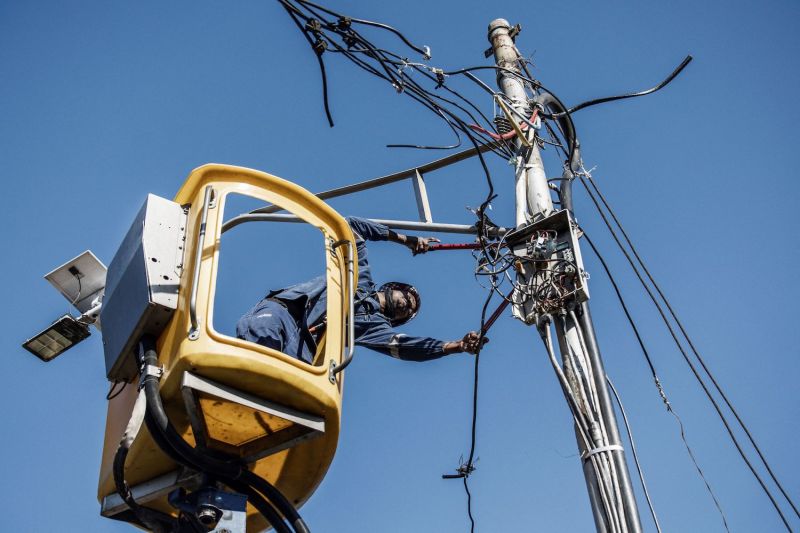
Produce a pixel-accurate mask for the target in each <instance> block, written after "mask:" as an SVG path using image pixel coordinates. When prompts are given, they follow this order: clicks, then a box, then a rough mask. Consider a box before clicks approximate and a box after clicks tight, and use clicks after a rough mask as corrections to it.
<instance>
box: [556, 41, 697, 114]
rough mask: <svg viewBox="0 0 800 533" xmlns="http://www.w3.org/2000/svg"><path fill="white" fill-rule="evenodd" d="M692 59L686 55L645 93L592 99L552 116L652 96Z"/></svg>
mask: <svg viewBox="0 0 800 533" xmlns="http://www.w3.org/2000/svg"><path fill="white" fill-rule="evenodd" d="M692 59H693V58H692V56H691V55H687V56H686V57H685V58H684V60H683V61H682V62H681V64H680V65H678V67H677V68H676V69H675V70H673V71H672V74H670V75H669V76H667V77H666V79H665V80H664V81H662V82H661V83H659V84H658V85H656V86H655V87H652V88H650V89H647V90H646V91H640V92H638V93H629V94H622V95H618V96H606V97H604V98H594V99H592V100H588V101H586V102H583V103H580V104H578V105H576V106H574V107H571V108H569V109H567V110H565V111H564V112H562V113H557V114H555V115H553V117H554V118H558V117H560V116H563V115H567V114H570V113H574V112H576V111H580V110H581V109H585V108H587V107H591V106H593V105H597V104H604V103H606V102H613V101H615V100H625V99H627V98H636V97H638V96H646V95H648V94H653V93H654V92H656V91H658V90H660V89H663V88H664V87H666V86H667V85H668V84H669V83H670V82H671V81H672V80H674V79H675V77H676V76H677V75H678V74H680V73H681V71H682V70H683V69H684V68H686V65H688V64H689V63H691V61H692Z"/></svg>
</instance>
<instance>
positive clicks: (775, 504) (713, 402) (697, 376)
mask: <svg viewBox="0 0 800 533" xmlns="http://www.w3.org/2000/svg"><path fill="white" fill-rule="evenodd" d="M581 178H582V179H581V183H582V184H583V185H584V188H585V190H586V192H587V193H588V195H589V198H590V199H591V200H592V203H594V205H595V207H596V208H597V211H598V213H599V214H600V217H601V218H602V219H603V222H604V223H605V225H606V227H607V228H608V230H609V232H610V233H611V236H612V237H613V238H614V240H615V241H616V243H617V246H618V247H619V248H620V250H621V251H622V253H623V255H624V256H625V258H626V259H627V260H628V263H629V264H630V265H631V268H632V269H633V272H634V274H636V277H637V278H638V279H639V282H640V283H641V284H642V287H644V289H645V291H646V292H647V294H648V296H649V297H650V300H651V301H652V302H653V304H654V305H655V306H656V309H657V311H658V313H659V315H660V316H661V320H662V321H663V322H664V325H665V326H666V327H667V330H668V331H669V333H670V335H671V336H672V339H673V341H674V342H675V345H676V346H677V348H678V350H679V351H680V353H681V355H682V356H683V359H684V361H686V364H687V365H688V366H689V369H690V370H691V371H692V374H693V375H694V377H695V379H696V380H697V382H698V383H699V384H700V387H701V388H702V389H703V392H704V393H705V395H706V397H707V398H708V400H709V401H710V402H711V405H713V407H714V410H715V411H716V412H717V415H718V416H719V418H720V420H721V421H722V424H723V426H725V429H726V431H727V432H728V435H729V436H730V439H731V441H732V442H733V445H734V446H735V447H736V450H737V451H738V453H739V456H740V457H741V458H742V460H743V461H744V462H745V464H746V465H747V467H748V468H749V469H750V472H752V474H753V476H754V477H755V478H756V480H757V481H758V484H759V485H760V486H761V489H762V491H763V492H764V494H765V495H766V496H767V498H769V500H770V502H771V503H772V506H773V507H774V508H775V511H776V512H777V513H778V515H779V516H780V518H781V520H782V521H783V524H784V525H785V526H786V528H787V530H789V531H791V528H790V527H789V523H788V521H787V520H786V517H785V516H784V514H783V511H781V509H780V507H779V506H778V502H777V501H775V498H774V496H773V495H772V492H771V491H770V490H769V489H768V488H767V486H766V484H765V483H764V480H763V479H761V476H760V475H759V474H758V472H757V471H756V469H755V467H754V466H753V464H752V463H751V462H750V459H749V458H748V457H747V454H745V453H744V450H743V449H742V447H741V445H740V444H739V440H738V439H737V438H736V435H735V434H734V432H733V429H732V428H731V426H730V424H729V423H728V420H727V418H726V417H725V414H724V413H723V412H722V408H721V407H720V406H719V404H718V403H717V401H716V399H715V398H714V396H713V395H712V394H711V391H710V390H709V389H708V386H707V385H706V383H705V381H703V378H702V377H701V375H700V373H699V372H698V370H697V368H696V367H695V365H694V363H692V361H691V359H690V358H689V355H688V354H687V353H686V350H685V349H684V347H683V345H682V344H681V342H680V340H679V339H678V336H677V334H676V333H675V330H674V329H673V327H672V324H670V322H669V319H668V318H667V316H666V314H665V313H664V310H663V309H662V307H661V305H660V304H659V302H658V300H657V299H656V297H655V295H654V294H653V292H652V290H651V289H650V287H649V286H648V285H647V283H646V282H645V281H644V279H643V278H642V275H641V273H640V272H639V270H638V268H636V265H635V264H634V262H633V260H632V259H631V257H630V254H628V251H627V250H626V249H625V247H624V246H623V245H622V243H621V242H620V240H619V237H618V236H617V234H616V232H615V231H614V228H613V227H612V226H611V224H610V222H609V221H608V219H607V218H606V215H605V213H604V212H603V210H602V208H601V207H600V204H599V203H598V201H597V199H596V198H595V197H594V195H593V194H592V191H591V190H590V189H589V187H588V186H587V185H586V180H584V179H583V176H581Z"/></svg>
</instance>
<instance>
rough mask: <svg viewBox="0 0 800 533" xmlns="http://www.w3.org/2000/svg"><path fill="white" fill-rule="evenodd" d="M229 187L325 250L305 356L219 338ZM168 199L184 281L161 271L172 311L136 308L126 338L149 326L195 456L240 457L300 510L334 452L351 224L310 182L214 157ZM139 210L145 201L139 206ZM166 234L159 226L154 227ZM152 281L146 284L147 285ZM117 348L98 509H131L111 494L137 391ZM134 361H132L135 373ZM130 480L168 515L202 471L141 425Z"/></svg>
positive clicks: (168, 401)
mask: <svg viewBox="0 0 800 533" xmlns="http://www.w3.org/2000/svg"><path fill="white" fill-rule="evenodd" d="M231 193H237V194H243V195H248V196H250V197H253V198H257V199H259V200H263V201H264V202H266V203H270V204H274V205H276V206H280V207H281V208H283V209H285V210H286V211H288V212H290V213H292V214H294V215H296V216H297V217H299V218H300V219H302V220H303V221H305V222H307V223H308V224H310V225H312V226H314V227H316V228H317V229H318V230H319V231H320V232H321V233H322V235H323V236H324V239H323V240H324V243H325V249H324V250H322V249H321V250H320V251H321V252H324V256H325V276H326V277H327V328H326V331H325V334H324V337H323V338H322V339H321V340H320V342H319V343H318V349H317V353H316V356H315V358H314V361H313V363H312V364H307V363H305V362H303V361H300V360H298V359H295V358H293V357H290V356H289V355H286V354H283V353H281V352H278V351H276V350H273V349H270V348H266V347H264V346H261V345H257V344H254V343H250V342H247V341H244V340H241V339H238V338H234V337H231V336H228V335H225V334H222V333H220V332H219V331H217V330H215V328H214V326H213V302H214V296H215V289H216V278H217V273H218V267H219V256H220V241H221V239H220V237H221V234H222V231H223V212H224V207H225V203H226V200H227V199H228V195H230V194H231ZM174 202H175V204H177V205H179V206H181V207H182V208H183V213H184V216H185V218H184V219H183V221H185V225H184V226H182V227H180V228H178V230H179V231H178V235H179V236H180V237H179V239H177V242H176V243H175V250H169V245H167V246H166V249H162V250H160V253H161V254H162V255H165V257H166V256H169V255H170V254H171V253H175V254H176V255H175V256H173V257H178V259H177V260H176V261H177V263H178V264H177V266H179V267H180V268H179V269H178V270H177V272H178V273H179V274H178V275H179V282H177V283H176V281H177V280H169V279H167V278H169V275H168V274H165V275H164V276H163V277H164V279H165V280H167V281H166V282H165V285H163V286H162V287H161V289H159V290H162V292H164V293H165V294H166V293H173V292H174V297H175V305H174V311H172V312H171V316H169V317H168V320H166V321H164V322H165V323H164V324H162V325H160V326H159V325H158V324H159V320H160V319H159V316H157V314H153V315H152V316H150V317H149V318H148V319H147V320H145V319H142V318H141V317H139V316H138V315H137V316H136V317H134V318H133V319H131V320H130V322H131V324H132V325H131V326H130V327H129V330H130V331H131V332H133V333H131V334H130V335H129V336H130V337H131V338H133V337H134V336H135V335H139V334H141V333H146V332H148V331H150V332H152V330H153V328H154V327H155V328H156V330H157V335H155V336H156V337H157V342H156V347H157V352H158V356H159V365H161V366H162V367H163V374H162V375H161V378H160V387H161V397H162V400H163V403H164V406H165V409H166V412H167V414H168V415H169V418H170V420H171V423H172V424H173V425H174V426H175V428H176V429H177V430H178V432H179V433H180V434H181V435H182V437H183V438H184V440H185V441H187V442H188V443H189V444H191V445H192V446H195V447H196V448H197V449H198V451H201V452H207V453H210V454H218V456H219V454H224V455H226V456H228V457H230V456H234V457H238V458H240V459H241V460H242V461H243V462H244V463H246V464H247V465H248V468H249V469H250V470H252V471H253V472H254V473H255V474H257V475H258V476H260V477H262V478H264V479H266V480H267V481H269V482H270V483H272V484H273V485H275V486H276V487H277V488H278V489H279V490H280V491H281V492H282V493H283V494H284V495H285V496H286V498H287V499H288V500H289V501H290V502H292V503H293V504H294V505H295V506H300V505H302V504H303V503H304V502H305V501H306V500H307V499H308V498H309V497H310V496H311V494H312V493H313V492H314V490H315V489H316V487H317V486H318V485H319V483H320V482H321V481H322V479H323V477H324V476H325V473H326V471H327V469H328V467H329V465H330V463H331V461H332V460H333V456H334V453H335V451H336V445H337V440H338V435H339V428H340V420H341V407H342V386H343V383H342V381H343V373H337V372H336V370H335V369H336V367H337V366H338V367H341V366H342V364H343V363H345V364H346V362H347V361H346V359H347V357H346V355H345V351H346V349H348V348H351V347H350V346H346V344H348V341H347V339H348V333H349V332H348V329H347V328H348V324H347V322H348V319H349V317H350V316H352V315H351V310H352V297H353V292H354V287H355V280H356V279H357V272H356V271H355V268H356V267H355V264H356V261H355V260H354V259H355V242H354V238H353V234H352V231H351V230H350V227H349V226H348V224H347V222H346V221H345V220H344V219H343V218H342V217H341V216H340V215H339V214H338V213H337V212H336V211H334V210H333V209H332V208H331V207H329V206H328V205H327V204H325V203H324V202H323V201H321V200H319V199H318V198H317V197H315V196H314V195H313V194H311V193H310V192H308V191H306V190H305V189H303V188H301V187H299V186H297V185H295V184H293V183H291V182H288V181H285V180H283V179H280V178H278V177H275V176H271V175H269V174H265V173H263V172H258V171H255V170H251V169H246V168H240V167H232V166H226V165H215V164H214V165H205V166H202V167H200V168H198V169H196V170H194V171H193V172H192V173H191V174H190V175H189V177H188V179H187V180H186V182H185V183H184V185H183V186H182V187H181V189H180V191H179V192H178V194H177V196H176V197H175V200H174ZM146 208H147V204H146V206H145V208H143V210H144V209H146ZM176 224H178V225H180V222H176ZM134 226H135V228H132V230H131V231H132V232H136V231H139V232H140V233H141V228H138V227H137V226H136V224H135V225H134ZM173 229H174V228H173ZM161 230H164V228H156V231H161ZM129 235H130V233H129ZM127 240H128V238H126V241H127ZM348 247H349V250H348ZM121 254H122V256H124V255H125V252H124V251H123V249H122V248H121V249H120V252H118V254H117V255H118V256H120V255H121ZM129 255H130V254H129ZM144 259H145V260H146V261H148V260H149V261H152V262H153V264H156V263H158V262H160V261H162V260H163V259H164V257H155V256H153V257H148V253H147V252H145V253H144ZM123 260H125V261H129V262H133V260H132V259H129V258H128V257H127V256H124V257H122V259H120V260H119V261H118V259H117V258H116V257H115V261H118V262H122V261H123ZM348 267H349V268H348ZM126 269H127V270H126ZM113 270H114V262H112V265H111V267H110V268H109V282H111V281H112V280H111V273H112V271H113ZM119 270H123V271H125V272H127V271H128V270H130V267H128V266H127V265H123V267H120V269H119ZM149 275H150V277H151V278H152V277H153V276H152V274H149ZM178 275H176V276H175V277H176V278H177V277H178ZM123 277H124V276H123V275H120V277H119V279H117V280H115V281H117V283H116V285H117V286H120V287H121V286H123V285H124V282H123V281H119V280H121V279H122V278H123ZM149 283H150V287H151V291H153V289H152V287H153V283H154V281H153V280H152V279H151V280H149ZM112 289H114V288H113V287H112ZM117 291H119V292H117ZM114 292H115V293H116V294H117V295H119V294H122V293H123V292H124V291H123V289H122V288H117V289H116V290H114ZM154 292H158V291H154ZM106 298H107V299H109V300H110V301H111V302H110V303H109V305H110V306H112V307H113V299H114V298H116V299H117V300H120V299H122V298H121V297H119V296H116V297H115V296H114V294H113V293H112V294H109V293H108V292H107V295H106ZM151 299H152V298H151ZM146 307H147V306H146ZM152 308H153V306H152V305H150V306H149V307H148V309H151V310H152ZM112 315H113V313H111V312H109V316H105V315H102V314H101V318H102V320H103V322H104V326H103V334H104V344H106V338H105V337H106V333H107V331H106V330H107V329H108V328H109V327H111V326H110V324H112V319H114V318H115V317H114V316H112ZM154 324H156V325H155V326H154ZM158 330H160V331H158ZM126 331H127V330H126ZM108 335H109V336H110V335H111V333H108ZM109 338H111V337H109ZM117 344H118V345H119V347H120V348H119V350H112V351H111V353H112V355H113V356H114V357H112V359H113V360H109V349H108V347H106V348H107V349H106V363H107V370H108V372H109V378H110V379H112V380H113V379H121V380H125V381H130V382H132V383H133V384H132V385H130V386H127V387H125V388H124V389H123V390H122V392H121V393H120V394H119V395H118V396H116V397H114V398H113V399H111V400H110V401H109V404H108V418H107V422H106V432H105V442H104V449H103V456H102V464H101V468H100V479H99V485H98V498H99V499H100V501H101V504H102V511H101V512H102V514H103V515H105V516H114V515H115V514H118V513H121V512H123V511H125V510H126V508H127V507H126V505H125V503H124V502H123V501H122V499H121V498H120V497H119V495H118V494H117V493H116V489H115V485H114V479H113V461H114V455H115V452H116V450H117V447H118V443H119V441H120V437H121V436H122V434H123V433H124V432H125V427H126V424H127V423H128V421H129V419H130V418H131V413H132V409H133V405H134V402H135V400H136V397H137V387H136V386H135V385H136V383H137V380H136V375H135V374H136V372H137V371H136V365H135V364H134V365H133V367H131V363H130V360H129V359H130V358H131V357H134V361H135V356H134V355H133V354H131V353H130V352H131V348H130V346H127V345H126V343H125V342H124V341H119V342H118V343H117ZM128 344H130V343H128ZM117 352H119V355H118V356H117V355H115V354H117ZM126 368H127V369H128V370H127V371H126V370H125V369H126ZM130 368H133V369H134V370H133V375H131V371H130ZM125 478H126V481H127V482H128V485H129V486H131V487H132V493H133V496H134V497H135V499H136V500H137V502H138V503H140V504H142V505H144V506H146V507H150V508H152V509H156V510H159V511H162V512H165V513H170V514H173V515H174V514H175V513H176V510H175V509H174V508H173V507H172V506H171V505H170V504H169V502H168V501H167V495H168V494H169V493H171V492H173V491H174V490H175V489H176V488H178V487H183V488H186V489H188V490H192V489H193V488H194V487H196V486H197V484H198V483H200V481H201V478H202V474H201V473H197V472H192V471H187V470H186V469H184V468H182V467H181V466H180V465H178V464H176V463H175V462H173V461H172V460H171V459H170V458H169V457H168V456H167V455H166V454H165V453H164V452H162V451H161V450H160V449H159V447H158V446H157V444H156V443H155V441H154V440H153V438H152V436H151V435H150V433H149V432H148V431H147V430H146V428H142V430H141V431H140V432H139V434H138V437H137V438H136V440H135V441H134V443H133V444H132V446H131V448H130V451H129V453H128V456H127V460H126V469H125ZM267 527H269V524H268V522H267V521H266V520H265V519H264V518H263V517H262V516H261V515H260V514H258V513H257V512H256V510H255V508H253V507H251V506H249V505H248V507H247V530H248V531H261V530H264V529H266V528H267Z"/></svg>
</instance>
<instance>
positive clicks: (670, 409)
mask: <svg viewBox="0 0 800 533" xmlns="http://www.w3.org/2000/svg"><path fill="white" fill-rule="evenodd" d="M583 237H584V238H585V239H586V242H587V243H589V247H590V248H591V249H592V251H593V252H594V254H595V256H596V257H597V259H598V260H599V261H600V264H601V265H602V266H603V270H604V271H605V273H606V276H608V280H609V281H610V282H611V286H612V287H613V288H614V292H615V293H616V295H617V300H618V301H619V303H620V306H621V307H622V310H623V312H624V313H625V318H626V319H627V320H628V324H629V325H630V326H631V329H632V330H633V334H634V335H635V336H636V340H637V341H638V342H639V346H640V347H641V349H642V354H643V355H644V358H645V360H646V361H647V366H649V367H650V372H651V374H652V376H653V382H654V383H655V385H656V388H657V389H658V394H659V396H660V397H661V401H662V402H663V403H664V406H665V407H666V409H667V412H669V413H670V414H671V415H672V416H673V417H674V418H675V421H676V422H677V424H678V428H679V430H680V435H681V440H682V441H683V446H684V447H685V448H686V452H687V453H688V454H689V458H690V459H691V461H692V464H694V468H695V470H697V474H698V475H699V476H700V479H702V481H703V484H704V485H705V487H706V491H707V492H708V494H709V495H710V496H711V499H712V500H713V501H714V506H715V507H716V508H717V512H719V515H720V518H721V519H722V523H723V525H724V526H725V530H726V531H730V529H729V528H728V519H727V517H726V516H725V512H724V511H723V510H722V505H721V504H720V502H719V500H718V499H717V495H716V494H715V493H714V490H713V489H712V488H711V483H710V482H709V480H708V478H706V475H705V473H704V472H703V469H702V468H700V463H698V461H697V458H696V456H695V454H694V451H693V450H692V447H691V446H690V445H689V441H688V440H687V438H686V429H685V427H684V425H683V420H681V417H680V416H678V413H677V412H676V411H675V409H674V408H673V407H672V403H671V402H670V401H669V398H667V393H666V392H665V391H664V387H663V385H662V384H661V379H660V378H659V377H658V374H657V373H656V368H655V365H654V364H653V359H652V358H651V357H650V353H649V352H648V350H647V347H646V346H645V344H644V341H643V340H642V336H641V335H640V333H639V328H638V327H637V326H636V322H634V320H633V317H632V316H631V314H630V311H629V309H628V305H627V304H626V303H625V299H624V298H623V297H622V292H621V291H620V288H619V286H618V285H617V281H616V280H615V279H614V276H613V275H612V274H611V270H610V269H609V267H608V264H607V263H606V260H605V259H604V258H603V256H602V255H601V254H600V251H599V250H598V249H597V247H596V246H595V245H594V243H593V242H592V240H591V239H590V238H589V235H588V234H587V233H585V232H584V234H583ZM623 416H624V412H623Z"/></svg>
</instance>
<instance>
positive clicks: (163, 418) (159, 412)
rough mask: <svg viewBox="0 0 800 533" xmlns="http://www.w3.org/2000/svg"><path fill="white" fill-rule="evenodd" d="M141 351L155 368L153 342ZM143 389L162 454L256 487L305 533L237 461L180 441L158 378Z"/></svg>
mask: <svg viewBox="0 0 800 533" xmlns="http://www.w3.org/2000/svg"><path fill="white" fill-rule="evenodd" d="M141 350H142V359H143V361H144V363H145V365H152V366H156V365H157V364H158V355H157V353H156V351H155V343H154V341H153V339H152V338H149V337H143V338H142V341H141ZM144 389H145V394H146V396H147V415H146V418H145V419H146V420H148V419H149V421H148V429H150V430H151V433H160V435H161V437H163V438H162V439H157V440H158V441H159V445H165V447H162V449H164V450H165V453H167V454H168V455H170V456H171V457H172V458H173V459H174V460H177V462H179V463H180V464H184V465H186V466H188V467H189V468H192V469H194V470H198V471H201V472H211V473H213V474H214V475H216V476H218V477H220V478H227V479H229V480H233V481H237V480H241V481H243V482H244V483H245V484H247V485H250V486H255V487H256V488H257V490H259V491H260V492H262V493H263V494H264V495H265V496H266V497H267V498H268V499H269V500H270V501H272V503H273V504H275V507H277V509H278V510H279V511H280V512H281V514H283V515H284V516H285V517H286V518H288V519H289V521H290V522H291V524H292V525H293V526H294V528H295V530H296V531H297V533H308V531H309V529H308V526H307V525H306V524H305V522H304V521H303V519H302V517H301V516H300V514H299V513H298V512H297V510H296V509H295V508H294V506H293V505H292V504H291V503H290V502H289V500H287V499H286V497H285V496H284V495H283V494H281V492H280V491H279V490H278V489H277V488H275V487H274V486H273V485H272V484H271V483H269V482H268V481H267V480H265V479H263V478H261V477H259V476H257V475H256V474H254V473H253V472H251V471H249V470H247V469H246V468H244V467H243V466H242V465H241V464H239V463H238V461H222V460H219V459H216V458H214V457H209V456H205V455H203V454H200V453H198V452H197V450H195V449H194V448H193V447H191V446H190V445H189V444H187V443H186V441H184V440H183V437H181V436H180V435H179V434H178V432H177V431H176V430H175V428H174V427H173V426H172V424H171V423H170V421H169V418H168V417H167V413H166V411H165V409H164V405H163V403H162V401H161V393H160V390H159V385H158V377H156V376H154V375H147V376H145V378H144ZM153 426H154V427H153ZM153 430H155V431H153ZM169 448H172V451H173V453H172V454H170V452H169V451H167V450H168V449H169Z"/></svg>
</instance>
